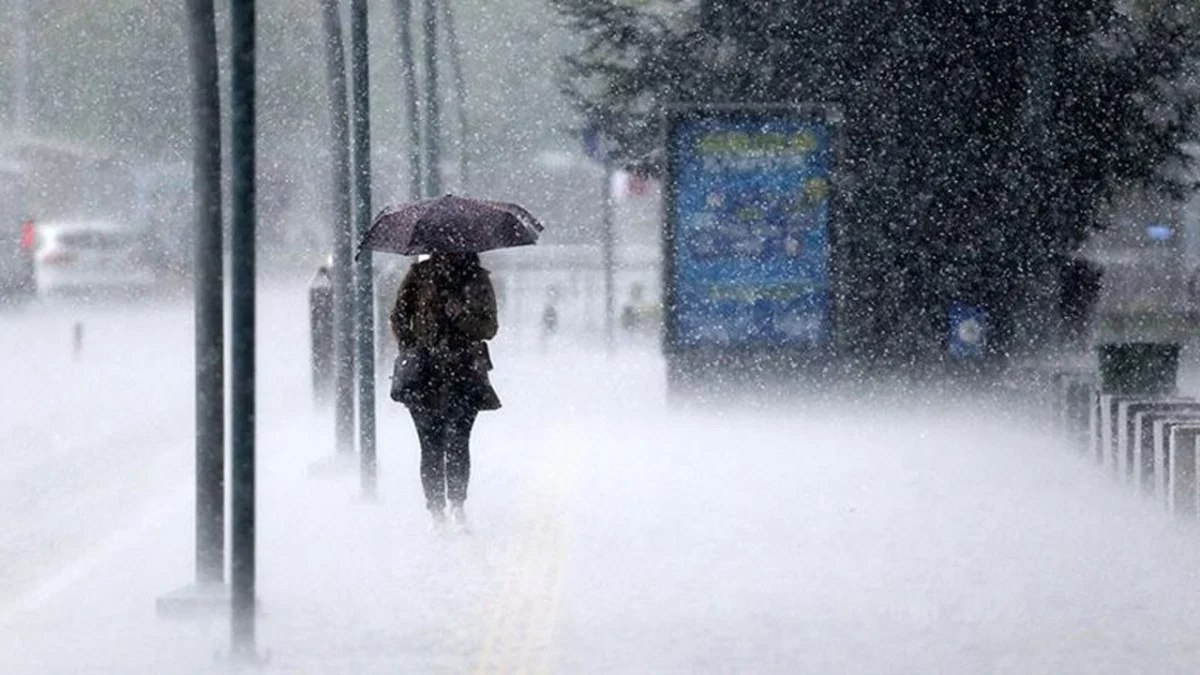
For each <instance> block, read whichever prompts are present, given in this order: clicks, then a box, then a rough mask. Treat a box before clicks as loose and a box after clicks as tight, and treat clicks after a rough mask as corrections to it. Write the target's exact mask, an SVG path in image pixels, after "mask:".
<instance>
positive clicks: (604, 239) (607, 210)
mask: <svg viewBox="0 0 1200 675" xmlns="http://www.w3.org/2000/svg"><path fill="white" fill-rule="evenodd" d="M606 154H607V153H606ZM612 181H613V164H612V161H611V160H609V159H608V157H607V156H606V157H605V158H604V191H603V193H602V194H601V200H600V218H601V221H602V226H603V232H602V233H601V256H602V257H603V259H604V344H605V347H607V348H608V350H609V351H612V349H613V344H614V342H615V338H616V335H615V333H614V329H613V323H614V321H613V318H614V317H613V306H614V298H613V294H614V291H615V288H614V282H613V277H614V276H615V272H616V256H615V255H614V254H615V251H614V249H615V248H616V233H615V232H614V223H613V220H614V214H613V211H614V205H613V196H612Z"/></svg>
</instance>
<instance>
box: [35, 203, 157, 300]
mask: <svg viewBox="0 0 1200 675" xmlns="http://www.w3.org/2000/svg"><path fill="white" fill-rule="evenodd" d="M34 268H35V275H36V278H37V288H38V292H39V293H41V294H43V295H45V294H53V293H60V292H93V291H99V292H104V291H135V290H145V289H147V288H149V287H150V286H152V285H153V284H154V273H153V270H152V269H151V267H150V265H148V264H147V263H146V261H145V255H144V252H143V246H142V242H141V237H139V234H138V231H137V230H135V229H133V228H130V227H128V226H124V225H120V224H117V223H113V222H109V221H102V220H101V221H98V220H88V221H59V222H47V223H40V224H38V226H37V236H36V243H35V249H34Z"/></svg>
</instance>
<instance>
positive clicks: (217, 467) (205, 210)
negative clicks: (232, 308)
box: [187, 0, 225, 584]
mask: <svg viewBox="0 0 1200 675" xmlns="http://www.w3.org/2000/svg"><path fill="white" fill-rule="evenodd" d="M187 7H188V17H189V22H190V24H189V25H190V26H191V31H190V35H191V40H190V44H191V62H192V133H193V134H194V136H195V138H194V140H193V152H194V158H193V162H194V165H193V169H192V191H193V193H194V195H195V197H194V203H193V213H194V219H195V228H196V235H195V237H196V238H195V260H194V265H195V279H193V287H194V294H195V299H194V312H195V321H196V327H195V332H196V356H195V361H196V364H195V365H196V583H197V584H211V583H222V582H224V581H225V298H224V293H225V269H224V267H225V266H224V241H223V235H222V233H221V91H220V82H219V79H218V68H217V28H216V20H215V18H214V14H213V0H188V5H187Z"/></svg>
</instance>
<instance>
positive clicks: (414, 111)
mask: <svg viewBox="0 0 1200 675" xmlns="http://www.w3.org/2000/svg"><path fill="white" fill-rule="evenodd" d="M394 6H395V10H396V35H397V36H398V38H399V41H400V61H401V63H400V70H401V72H402V73H403V77H404V104H405V107H406V108H407V111H408V171H409V183H408V198H409V199H411V200H413V201H416V200H418V199H420V198H421V190H422V186H423V183H424V181H425V169H424V165H423V161H424V158H423V157H421V113H420V109H419V108H420V105H419V104H420V93H419V92H418V91H417V62H416V57H415V56H414V55H413V41H412V0H396V4H395V5H394Z"/></svg>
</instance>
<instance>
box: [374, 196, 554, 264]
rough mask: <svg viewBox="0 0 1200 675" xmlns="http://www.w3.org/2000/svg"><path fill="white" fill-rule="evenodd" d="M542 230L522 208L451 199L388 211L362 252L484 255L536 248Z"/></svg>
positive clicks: (393, 208)
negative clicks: (519, 248)
mask: <svg viewBox="0 0 1200 675" xmlns="http://www.w3.org/2000/svg"><path fill="white" fill-rule="evenodd" d="M542 229H543V228H542V224H541V223H539V222H538V221H537V219H536V218H534V217H533V215H532V214H530V213H529V212H528V211H526V210H525V209H523V208H521V207H520V206H517V205H516V204H508V203H505V202H494V201H488V200H484V199H468V198H465V197H456V196H454V195H445V196H443V197H436V198H434V199H423V200H421V201H417V202H410V203H408V204H402V205H400V206H393V207H388V208H386V209H384V210H383V211H381V212H380V213H379V215H378V216H375V222H373V223H372V224H371V228H370V229H369V230H367V234H366V235H365V236H364V237H363V240H362V242H360V243H359V252H362V250H364V249H370V250H372V251H383V252H387V253H400V254H402V255H421V254H425V253H479V252H481V251H491V250H493V249H497V248H510V247H513V246H528V245H530V244H536V243H537V240H538V234H539V233H540V232H541V231H542Z"/></svg>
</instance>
